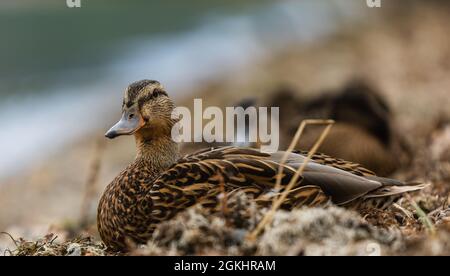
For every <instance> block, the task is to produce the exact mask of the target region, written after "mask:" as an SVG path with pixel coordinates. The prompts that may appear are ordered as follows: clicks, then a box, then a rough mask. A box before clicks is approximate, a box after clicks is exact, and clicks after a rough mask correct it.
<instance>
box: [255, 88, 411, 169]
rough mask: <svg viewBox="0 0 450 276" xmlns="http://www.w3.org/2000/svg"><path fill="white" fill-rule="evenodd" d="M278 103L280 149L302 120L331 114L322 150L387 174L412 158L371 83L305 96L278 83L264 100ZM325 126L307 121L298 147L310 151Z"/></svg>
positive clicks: (388, 111)
mask: <svg viewBox="0 0 450 276" xmlns="http://www.w3.org/2000/svg"><path fill="white" fill-rule="evenodd" d="M263 104H264V105H266V106H278V107H280V130H281V133H280V140H281V148H286V147H287V146H288V145H289V143H290V141H291V139H292V137H293V136H294V134H295V132H296V131H297V128H298V126H299V124H300V122H301V121H302V120H305V119H333V120H335V121H336V124H335V125H334V126H333V128H332V130H331V132H330V134H329V136H328V137H327V139H326V140H325V142H324V143H323V144H322V145H321V147H320V149H319V151H320V152H322V153H324V154H327V155H331V156H335V157H338V158H342V159H345V160H350V161H352V162H355V163H359V164H361V165H363V166H365V167H367V168H369V169H371V170H372V171H374V172H376V173H377V174H378V175H383V176H387V175H390V174H392V173H393V172H395V171H396V170H397V169H399V168H400V167H402V166H404V165H407V164H409V162H410V161H411V155H412V152H411V149H410V147H409V145H408V143H407V142H406V140H405V139H404V137H403V136H402V135H401V134H400V133H399V132H398V131H397V130H396V128H395V118H394V114H393V112H392V111H391V109H390V107H389V105H388V103H387V102H386V100H385V99H384V98H383V97H382V96H381V94H380V93H379V92H378V91H377V90H376V89H374V88H373V87H372V86H371V85H369V84H368V83H367V82H365V81H362V80H353V81H351V82H349V83H348V84H347V85H345V86H344V87H343V88H342V89H340V90H337V91H327V92H323V93H321V94H320V95H319V96H317V97H313V98H309V99H308V98H306V97H305V96H303V95H302V94H301V93H297V92H296V91H295V90H294V89H292V88H289V87H280V88H279V89H278V90H276V91H275V92H274V93H272V94H271V96H270V97H268V99H267V100H266V101H265V103H263ZM322 131H323V127H321V126H308V127H307V128H306V129H305V132H304V135H303V136H302V137H301V139H300V141H299V143H298V145H297V149H299V150H309V149H310V148H311V147H312V146H313V144H314V143H315V141H316V140H317V139H318V137H319V136H320V133H321V132H322Z"/></svg>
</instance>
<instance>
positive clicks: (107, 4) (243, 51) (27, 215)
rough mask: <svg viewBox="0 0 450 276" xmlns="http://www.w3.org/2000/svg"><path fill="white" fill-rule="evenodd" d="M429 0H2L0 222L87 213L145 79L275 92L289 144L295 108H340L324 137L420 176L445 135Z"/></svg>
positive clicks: (56, 220) (119, 159) (176, 92)
mask: <svg viewBox="0 0 450 276" xmlns="http://www.w3.org/2000/svg"><path fill="white" fill-rule="evenodd" d="M424 2H425V1H401V0H390V1H382V5H383V6H382V7H381V8H373V9H370V8H368V7H367V5H366V1H365V0H330V1H313V0H297V1H295V0H292V1H288V0H285V1H274V0H272V1H271V0H247V1H239V0H216V1H209V0H192V1H184V0H169V1H167V0H165V1H162V0H161V1H160V0H155V1H144V0H130V1H127V2H126V3H124V1H119V0H81V4H82V7H81V8H68V7H67V6H66V1H64V0H41V1H32V0H22V1H14V0H3V1H1V2H0V37H1V41H2V43H0V125H1V126H2V130H1V134H0V153H1V154H0V231H7V232H8V233H11V234H14V235H17V236H24V237H33V236H37V235H42V234H45V233H47V232H48V231H58V229H60V228H71V229H72V228H76V227H78V226H79V225H80V223H79V221H80V220H82V221H83V222H87V225H91V224H92V222H95V208H96V204H97V200H98V198H99V195H100V194H101V192H102V191H103V188H104V187H105V185H107V184H108V183H109V182H110V181H111V180H112V179H113V177H114V176H115V175H117V174H118V173H119V172H120V170H121V169H122V168H123V167H124V166H125V165H126V164H128V163H129V162H131V160H133V158H134V141H133V139H131V138H123V139H118V140H114V141H105V139H104V138H103V133H104V132H105V131H106V130H107V129H108V128H109V126H110V125H112V123H114V122H115V121H116V120H117V119H118V118H119V116H120V106H121V101H122V94H123V91H124V89H125V87H126V86H127V85H128V84H129V83H131V82H133V81H136V80H139V79H144V78H148V79H156V80H158V81H160V82H161V83H162V84H163V85H164V86H165V87H166V89H167V91H168V92H169V95H171V97H172V98H174V99H175V101H176V102H177V104H180V105H188V106H189V104H191V103H192V102H191V101H192V98H194V97H202V98H203V99H205V101H206V102H207V103H210V104H215V105H220V106H226V105H228V106H229V105H236V104H238V103H240V102H241V101H248V100H250V102H252V103H253V104H256V105H264V106H280V107H281V108H282V109H281V114H282V118H281V119H282V122H281V124H282V127H283V131H284V132H282V133H283V134H284V136H283V137H282V140H285V141H284V142H283V143H284V144H283V145H285V144H286V143H287V141H289V140H290V138H291V135H292V132H293V131H294V130H295V129H296V126H297V125H298V123H299V122H300V121H301V119H305V118H317V117H325V118H328V117H334V118H335V119H338V121H339V122H340V120H341V121H342V122H345V124H344V123H343V124H341V125H337V127H336V130H335V133H334V135H332V137H331V140H330V141H334V143H333V142H330V143H329V144H326V145H324V147H325V148H324V150H325V151H328V153H330V154H332V153H334V154H336V155H339V157H346V158H350V159H353V160H352V161H357V162H361V163H364V162H365V161H366V160H367V164H366V165H367V166H369V167H371V166H373V167H372V168H371V169H373V170H378V171H380V172H382V174H385V175H392V174H397V176H399V177H400V178H405V179H406V178H413V177H417V174H418V173H420V172H421V171H420V170H416V169H412V168H417V167H419V168H424V167H425V166H430V163H429V162H428V163H427V164H426V165H424V164H422V163H420V162H419V161H417V160H418V159H420V160H423V158H422V157H423V156H424V155H423V154H425V153H426V154H434V155H433V156H432V157H430V158H435V159H438V160H441V155H442V154H444V156H445V151H446V150H447V146H448V145H447V144H448V141H447V140H446V139H447V138H446V137H447V136H449V135H450V134H448V132H449V131H448V129H447V127H448V123H447V122H448V121H447V118H448V116H449V114H448V113H449V110H448V109H449V108H448V107H449V104H450V101H449V97H448V95H449V94H448V93H449V91H448V89H449V87H450V78H449V72H450V47H449V40H450V38H449V37H448V29H447V26H448V24H449V23H450V22H449V21H450V17H449V9H448V8H447V4H446V2H445V1H426V3H424ZM360 91H363V92H362V94H360V93H359V92H360ZM348 97H349V98H348ZM345 99H349V100H348V101H347V100H345ZM342 101H343V102H345V103H347V102H350V103H353V104H350V105H347V104H342ZM374 102H375V103H374ZM361 107H362V108H361ZM380 108H381V109H382V110H383V111H379V110H380ZM348 110H350V111H352V110H354V112H353V111H352V112H350V113H348V112H347V111H348ZM344 111H345V112H344ZM283 112H284V113H283ZM283 114H284V115H283ZM283 116H284V117H283ZM283 118H285V119H284V120H283ZM292 118H295V120H293V119H292ZM355 118H359V120H356V119H355ZM361 118H363V119H361ZM288 121H289V122H288ZM291 123H292V124H291ZM293 129H294V130H293ZM349 129H350V130H349ZM446 129H447V130H446ZM442 133H443V134H442ZM315 135H316V134H315V133H314V132H313V133H312V134H311V135H310V137H309V138H308V137H306V138H305V139H306V140H305V145H304V147H305V148H307V147H308V139H310V140H313V139H314V137H316V136H315ZM361 137H363V138H361ZM436 137H437V138H436ZM442 137H444V138H442ZM332 138H334V140H333V139H332ZM352 139H353V140H352ZM430 139H431V140H430ZM433 139H438V142H436V143H438V144H437V145H435V144H434V143H435V140H433ZM439 139H440V140H439ZM449 139H450V138H449ZM342 141H346V143H345V145H346V147H343V146H337V145H336V144H342ZM352 141H354V143H352ZM360 141H363V142H360ZM358 143H360V145H357V144H358ZM355 145H357V146H355ZM367 145H370V146H367ZM425 145H429V146H430V148H425ZM202 146H204V145H202ZM194 147H196V146H192V147H190V146H189V145H187V146H185V148H184V150H185V151H186V152H188V151H190V149H191V148H194ZM299 147H300V146H299ZM326 147H328V148H326ZM362 149H364V150H362ZM355 151H357V153H355ZM361 152H362V153H361ZM417 152H420V153H421V154H422V155H419V154H417ZM423 152H425V153H423ZM443 152H444V153H443ZM447 154H448V153H447ZM427 156H428V155H427ZM369 159H370V160H369ZM373 160H375V161H373ZM377 160H378V161H377ZM430 160H431V159H430ZM433 160H434V159H433ZM445 160H446V159H445ZM371 162H373V163H371ZM439 162H441V161H439ZM380 163H381V164H387V165H386V167H387V168H385V167H380V168H379V167H377V166H380V165H379V164H380ZM439 164H441V163H439ZM415 166H416V167H415ZM433 166H434V165H433ZM447 169H448V167H444V172H445V173H448V171H446V170H447ZM445 173H444V176H446V175H445ZM449 174H450V173H449ZM440 176H442V175H440ZM420 177H422V178H426V179H428V178H432V177H433V176H432V175H431V176H430V174H429V173H428V171H426V173H423V174H420ZM441 178H443V179H444V180H445V181H447V180H446V179H445V177H443V176H442V177H441ZM444 180H443V181H444ZM445 181H444V182H445ZM85 226H86V225H83V227H85ZM85 228H86V227H85ZM87 228H89V227H87ZM92 229H94V230H92V231H93V233H94V234H95V227H93V228H92ZM0 247H1V246H0Z"/></svg>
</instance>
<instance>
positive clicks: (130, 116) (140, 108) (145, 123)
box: [105, 80, 175, 139]
mask: <svg viewBox="0 0 450 276" xmlns="http://www.w3.org/2000/svg"><path fill="white" fill-rule="evenodd" d="M174 107H175V105H174V103H173V102H172V100H171V99H170V98H169V96H168V95H167V93H166V91H165V90H164V88H163V87H162V85H161V84H160V83H159V82H157V81H154V80H141V81H137V82H134V83H132V84H130V85H129V86H128V87H127V89H126V90H125V95H124V97H123V104H122V118H121V119H120V121H119V122H117V123H116V124H115V125H114V126H113V127H112V128H111V129H110V130H108V132H106V134H105V136H106V137H107V138H110V139H113V138H116V137H118V136H121V135H132V134H141V135H142V136H148V135H155V134H156V133H161V132H164V133H165V132H167V131H169V133H170V129H171V127H172V126H173V124H174V121H173V119H171V114H172V111H173V109H174Z"/></svg>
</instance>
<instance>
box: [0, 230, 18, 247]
mask: <svg viewBox="0 0 450 276" xmlns="http://www.w3.org/2000/svg"><path fill="white" fill-rule="evenodd" d="M0 234H3V235H7V236H8V237H9V238H10V239H11V240H12V241H13V243H14V245H15V246H16V247H19V245H18V244H17V241H16V240H15V239H14V237H13V236H12V235H11V234H10V233H8V232H0Z"/></svg>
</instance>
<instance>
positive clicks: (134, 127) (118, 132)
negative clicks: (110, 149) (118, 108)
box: [105, 112, 144, 139]
mask: <svg viewBox="0 0 450 276" xmlns="http://www.w3.org/2000/svg"><path fill="white" fill-rule="evenodd" d="M143 125H144V122H143V120H142V117H141V116H139V115H138V114H135V113H130V112H124V113H123V114H122V118H121V119H120V121H118V122H117V123H116V124H115V125H114V126H113V127H112V128H110V129H109V130H108V131H107V132H106V133H105V136H106V137H107V138H109V139H114V138H116V137H118V136H122V135H131V134H134V133H135V132H136V131H138V130H139V129H140V128H141V127H142V126H143Z"/></svg>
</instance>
